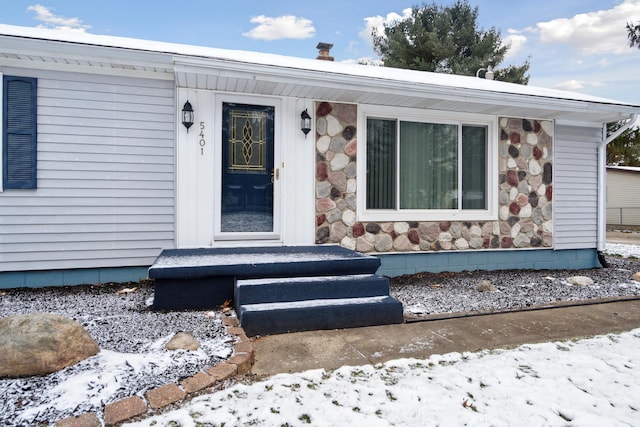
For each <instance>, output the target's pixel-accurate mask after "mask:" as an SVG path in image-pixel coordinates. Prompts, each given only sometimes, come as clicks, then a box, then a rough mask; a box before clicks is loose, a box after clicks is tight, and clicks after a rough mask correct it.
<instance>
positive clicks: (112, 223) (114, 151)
mask: <svg viewBox="0 0 640 427" xmlns="http://www.w3.org/2000/svg"><path fill="white" fill-rule="evenodd" d="M4 72H5V73H6V74H11V75H18V76H26V77H36V78H37V79H38V131H39V134H38V189H37V190H6V191H4V192H2V193H0V218H2V221H0V272H1V271H24V270H50V269H74V268H98V267H124V266H147V265H150V264H151V263H153V260H154V259H155V257H156V256H157V255H158V254H159V253H160V251H161V250H162V249H163V248H170V247H174V246H175V243H174V242H175V231H174V224H175V213H174V211H175V209H174V195H175V189H174V182H175V176H174V169H175V155H174V151H175V142H174V141H175V135H174V133H175V118H174V114H175V113H174V112H175V99H174V97H175V86H174V82H173V81H167V80H152V79H141V78H134V77H116V76H100V75H89V74H79V73H62V72H47V71H34V70H20V69H16V70H11V69H7V70H4Z"/></svg>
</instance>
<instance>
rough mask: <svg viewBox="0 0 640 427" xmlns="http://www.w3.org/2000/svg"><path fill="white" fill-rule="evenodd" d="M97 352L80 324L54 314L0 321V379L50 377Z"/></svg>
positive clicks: (32, 314)
mask: <svg viewBox="0 0 640 427" xmlns="http://www.w3.org/2000/svg"><path fill="white" fill-rule="evenodd" d="M99 351H100V347H99V346H98V344H97V343H96V342H95V341H94V340H93V338H91V337H90V336H89V334H88V333H87V331H86V330H85V329H84V328H83V327H82V326H81V325H80V324H79V323H77V322H75V321H73V320H71V319H68V318H66V317H63V316H60V315H57V314H51V313H31V314H19V315H16V316H10V317H5V318H2V319H0V378H7V377H9V378H18V377H25V376H31V375H45V374H49V373H52V372H56V371H59V370H60V369H63V368H66V367H67V366H71V365H74V364H76V363H78V362H80V361H81V360H84V359H86V358H87V357H91V356H93V355H95V354H97V353H98V352H99Z"/></svg>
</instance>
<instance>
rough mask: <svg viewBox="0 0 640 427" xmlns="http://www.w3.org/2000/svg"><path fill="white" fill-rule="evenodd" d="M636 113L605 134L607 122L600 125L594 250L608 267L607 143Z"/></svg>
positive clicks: (614, 137) (627, 127) (622, 129)
mask: <svg viewBox="0 0 640 427" xmlns="http://www.w3.org/2000/svg"><path fill="white" fill-rule="evenodd" d="M637 119H638V114H637V113H636V114H632V115H631V116H629V119H628V120H627V122H626V123H625V124H624V125H622V126H621V127H620V129H618V130H617V131H615V132H614V133H612V134H611V135H609V136H607V124H606V123H605V124H604V125H603V126H602V144H600V146H599V147H598V242H597V247H596V250H597V252H598V260H599V261H600V264H602V266H603V267H605V268H606V267H608V265H607V261H606V260H605V258H604V253H603V251H604V250H605V248H606V245H607V211H606V203H607V145H609V143H611V141H613V140H614V139H616V138H617V137H618V136H620V135H621V134H622V133H623V132H624V131H626V130H627V129H629V128H631V126H633V125H634V124H635V123H636V120H637Z"/></svg>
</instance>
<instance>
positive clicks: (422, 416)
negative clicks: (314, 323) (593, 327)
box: [128, 329, 640, 427]
mask: <svg viewBox="0 0 640 427" xmlns="http://www.w3.org/2000/svg"><path fill="white" fill-rule="evenodd" d="M639 355H640V329H636V330H634V331H631V332H627V333H623V334H619V335H614V334H611V335H606V336H598V337H594V338H590V339H584V340H579V341H567V342H553V343H544V344H535V345H524V346H521V347H519V348H516V349H513V350H494V351H481V352H477V353H450V354H445V355H435V356H432V357H430V358H429V359H426V360H416V359H400V360H395V361H391V362H388V363H386V364H380V365H376V366H371V365H366V366H357V367H342V368H340V369H337V370H335V371H329V372H326V371H324V370H311V371H307V372H303V373H300V374H281V375H277V376H274V377H272V378H270V379H268V380H266V381H261V382H257V383H254V384H251V385H244V384H237V385H235V386H233V387H232V388H229V389H226V390H222V391H220V392H217V393H214V394H210V395H205V396H201V397H198V398H196V399H194V400H193V401H191V402H190V403H188V404H186V405H185V406H184V407H183V408H181V409H179V410H175V411H172V412H169V413H166V414H164V415H159V416H156V417H153V418H149V419H146V420H143V421H141V422H139V423H133V424H128V425H131V426H134V425H137V426H164V425H179V426H183V427H186V426H196V425H291V426H294V425H295V426H299V425H304V424H311V425H316V426H325V425H326V426H333V425H352V426H360V425H366V426H368V427H374V426H388V425H402V426H423V425H425V424H428V425H443V426H448V425H455V426H458V425H473V426H484V425H487V426H488V425H491V426H508V425H533V426H563V425H580V426H602V425H608V426H617V425H620V426H622V425H626V426H630V425H638V422H639V420H640V399H639V398H638V396H639V395H640V356H639Z"/></svg>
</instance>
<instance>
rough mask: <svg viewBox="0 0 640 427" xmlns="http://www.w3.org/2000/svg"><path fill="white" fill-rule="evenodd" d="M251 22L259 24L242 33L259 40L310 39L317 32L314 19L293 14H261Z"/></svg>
mask: <svg viewBox="0 0 640 427" xmlns="http://www.w3.org/2000/svg"><path fill="white" fill-rule="evenodd" d="M251 23H252V24H258V26H257V27H255V28H253V29H252V30H251V31H248V32H246V33H243V34H242V35H243V36H245V37H250V38H252V39H258V40H280V39H308V38H309V37H313V36H314V35H315V33H316V29H315V28H314V26H313V21H311V20H309V19H306V18H298V17H296V16H293V15H283V16H278V17H271V16H265V15H260V16H256V17H253V18H251Z"/></svg>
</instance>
